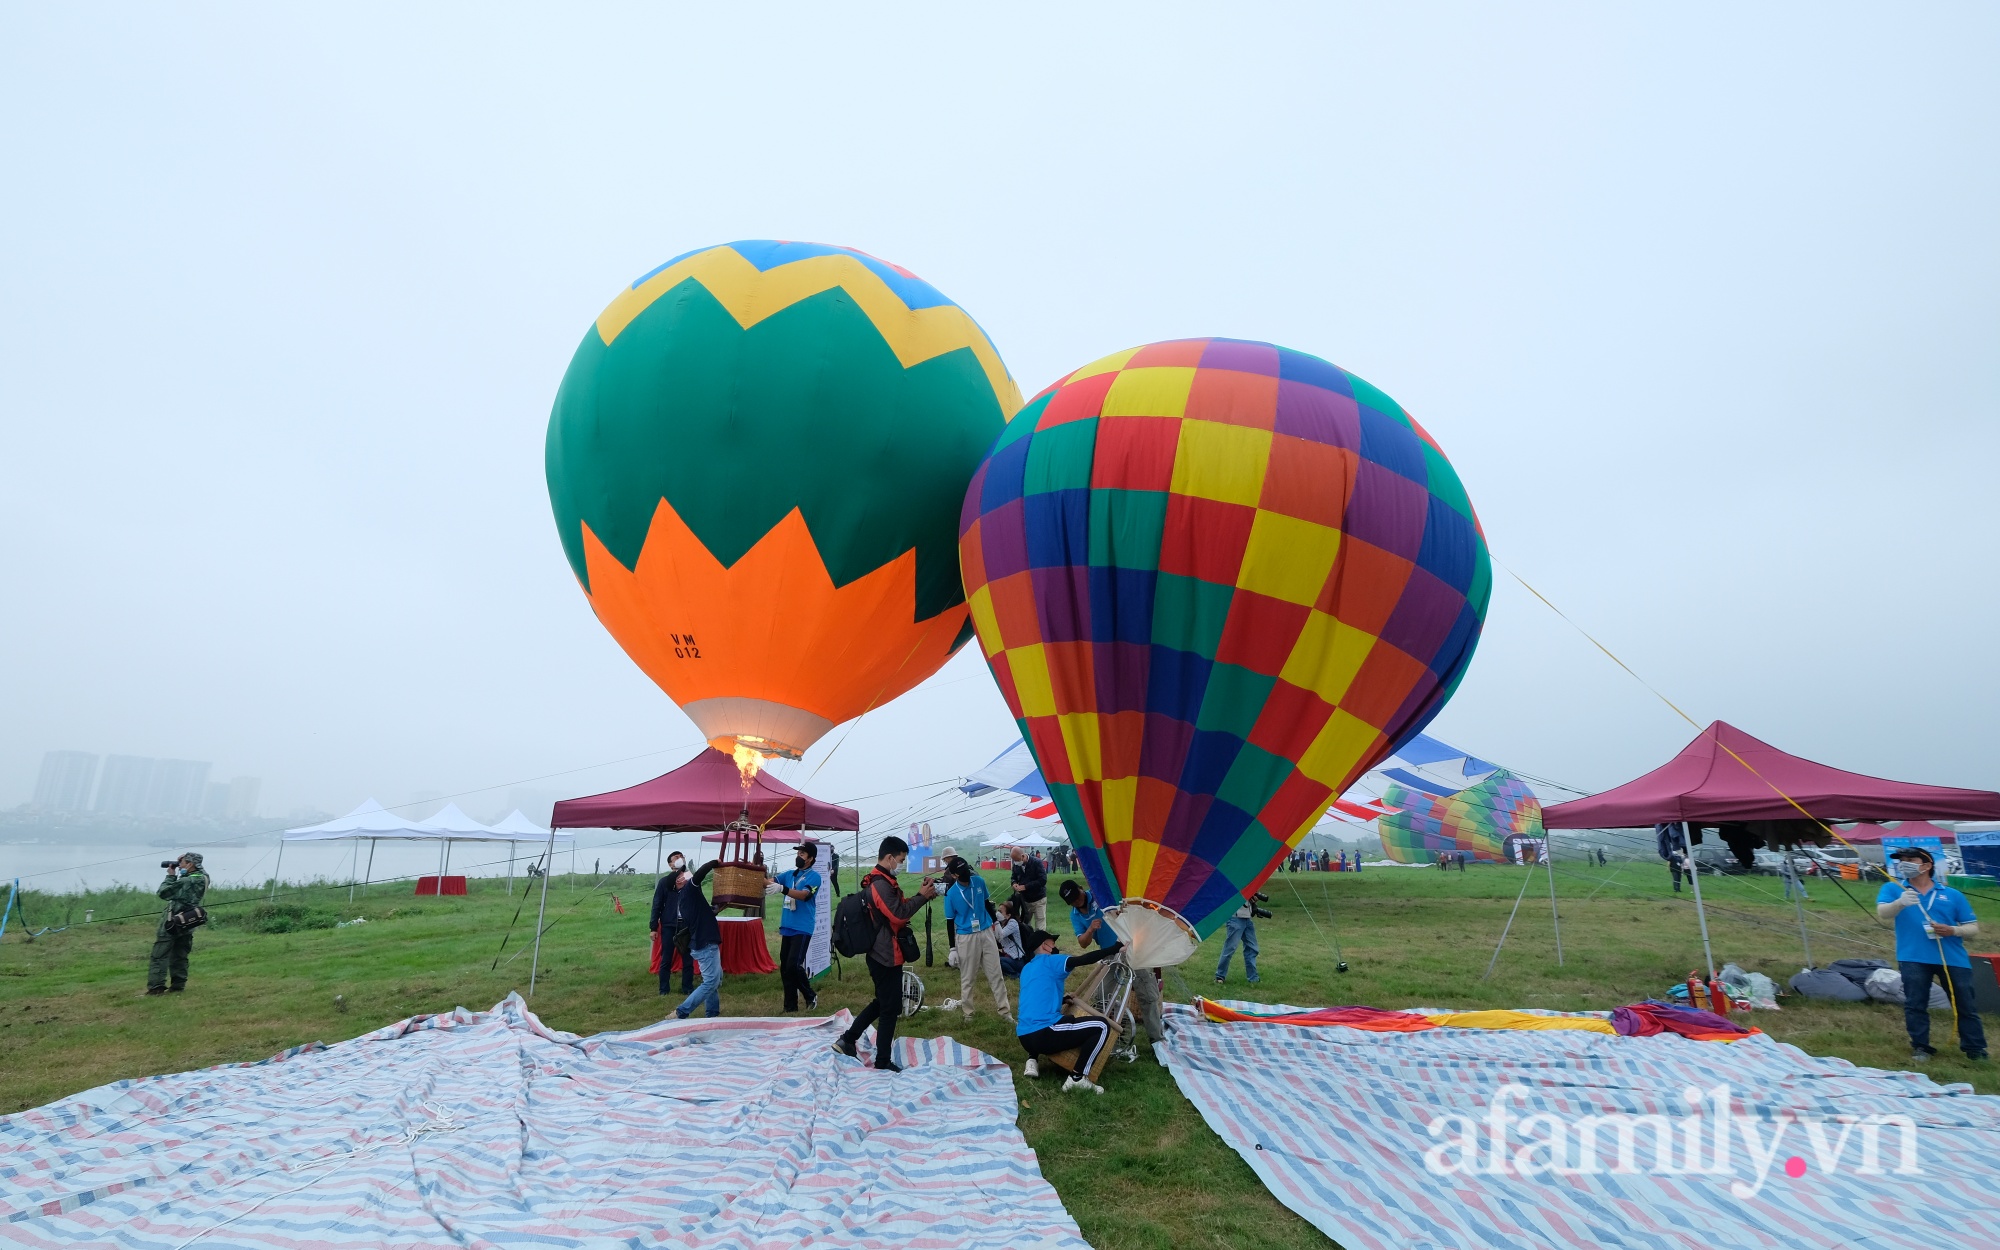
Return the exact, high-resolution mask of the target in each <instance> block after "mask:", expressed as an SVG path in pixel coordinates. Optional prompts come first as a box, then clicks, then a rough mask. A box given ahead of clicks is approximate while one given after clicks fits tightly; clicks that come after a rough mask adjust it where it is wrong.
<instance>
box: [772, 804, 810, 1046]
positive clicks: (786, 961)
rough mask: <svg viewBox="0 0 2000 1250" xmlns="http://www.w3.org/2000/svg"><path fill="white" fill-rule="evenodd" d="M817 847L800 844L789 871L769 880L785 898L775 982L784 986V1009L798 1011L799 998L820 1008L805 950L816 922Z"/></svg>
mask: <svg viewBox="0 0 2000 1250" xmlns="http://www.w3.org/2000/svg"><path fill="white" fill-rule="evenodd" d="M818 862H819V847H818V846H816V845H815V844H813V843H811V842H801V843H799V853H798V855H797V856H796V857H794V858H793V860H792V870H791V871H790V872H781V873H779V874H778V875H777V876H775V877H773V878H772V879H771V884H772V885H774V886H776V887H777V891H778V894H779V895H780V896H781V897H782V898H783V899H784V900H785V901H784V910H783V911H781V912H780V913H779V916H778V981H779V983H780V984H782V985H783V986H784V987H785V1010H786V1011H797V1010H798V1009H799V999H801V998H803V999H805V1000H806V1010H807V1011H817V1010H819V995H818V994H815V993H813V987H812V974H811V973H809V972H807V971H806V951H808V950H809V949H811V947H812V940H813V929H814V927H815V926H816V925H817V924H818V922H819V887H820V879H819V873H818V872H817V871H816V870H815V869H814V868H813V865H814V864H817V863H818Z"/></svg>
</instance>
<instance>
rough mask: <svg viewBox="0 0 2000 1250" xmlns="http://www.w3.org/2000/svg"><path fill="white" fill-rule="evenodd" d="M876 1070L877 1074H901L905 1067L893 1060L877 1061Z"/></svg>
mask: <svg viewBox="0 0 2000 1250" xmlns="http://www.w3.org/2000/svg"><path fill="white" fill-rule="evenodd" d="M875 1070H876V1071H877V1072H901V1071H902V1070H903V1065H902V1064H900V1063H897V1062H896V1061H895V1060H893V1059H877V1060H876V1061H875Z"/></svg>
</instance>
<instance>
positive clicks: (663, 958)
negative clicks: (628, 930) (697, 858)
mask: <svg viewBox="0 0 2000 1250" xmlns="http://www.w3.org/2000/svg"><path fill="white" fill-rule="evenodd" d="M685 871H687V857H686V856H684V855H682V854H681V853H680V852H679V851H675V852H674V853H673V854H672V855H669V856H667V875H666V876H664V877H661V878H660V879H659V881H658V883H656V884H655V885H654V886H653V916H652V919H651V920H650V921H649V922H648V925H649V927H650V928H651V929H652V931H653V962H654V965H655V966H654V968H653V971H655V972H657V973H659V974H660V993H662V994H671V993H673V989H674V985H673V982H674V950H675V946H674V934H675V932H676V931H678V930H679V929H680V918H679V917H680V909H679V907H678V906H677V903H678V900H679V898H680V892H681V887H680V876H681V873H683V872H685ZM693 989H694V964H693V962H692V961H690V960H686V959H683V960H682V961H681V993H683V994H686V993H689V992H691V991H692V990H693Z"/></svg>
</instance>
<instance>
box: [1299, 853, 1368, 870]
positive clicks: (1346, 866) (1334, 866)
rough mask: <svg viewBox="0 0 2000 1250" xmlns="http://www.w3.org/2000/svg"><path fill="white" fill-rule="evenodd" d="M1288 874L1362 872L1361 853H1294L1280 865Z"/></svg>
mask: <svg viewBox="0 0 2000 1250" xmlns="http://www.w3.org/2000/svg"><path fill="white" fill-rule="evenodd" d="M1279 867H1281V868H1282V869H1284V871H1286V872H1360V871H1361V852H1360V851H1352V852H1349V851H1326V850H1320V851H1293V852H1292V853H1291V854H1290V855H1287V856H1285V859H1284V862H1283V863H1282V864H1280V865H1279Z"/></svg>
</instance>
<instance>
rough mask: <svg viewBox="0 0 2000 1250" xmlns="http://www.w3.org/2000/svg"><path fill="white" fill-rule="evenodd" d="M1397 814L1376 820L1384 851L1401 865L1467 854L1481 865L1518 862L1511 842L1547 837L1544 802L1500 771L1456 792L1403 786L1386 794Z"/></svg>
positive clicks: (1386, 802) (1385, 802) (1387, 804)
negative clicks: (1447, 853) (1445, 853)
mask: <svg viewBox="0 0 2000 1250" xmlns="http://www.w3.org/2000/svg"><path fill="white" fill-rule="evenodd" d="M1382 803H1383V806H1385V807H1391V808H1394V809H1396V810H1394V811H1392V812H1389V813H1387V814H1386V815H1382V816H1378V817H1376V819H1375V830H1376V832H1377V833H1379V834H1380V835H1381V837H1382V853H1383V854H1384V855H1387V856H1388V857H1389V858H1390V859H1393V860H1395V861H1396V862H1397V863H1399V864H1435V863H1436V862H1437V857H1438V854H1439V853H1440V852H1443V851H1453V852H1460V851H1462V852H1466V853H1468V854H1470V855H1471V856H1472V858H1473V859H1475V860H1478V861H1480V862H1482V863H1498V864H1505V863H1511V862H1512V861H1513V858H1514V857H1513V854H1512V852H1511V851H1510V849H1509V846H1508V844H1509V843H1511V842H1514V841H1516V840H1517V839H1520V838H1537V839H1538V838H1542V837H1544V836H1546V835H1545V834H1544V833H1543V832H1542V802H1541V800H1540V799H1538V798H1536V797H1535V792H1534V791H1533V790H1531V789H1529V788H1528V783H1527V782H1525V781H1522V780H1521V779H1520V778H1519V777H1516V776H1515V775H1514V774H1512V773H1510V772H1508V771H1507V770H1506V769H1504V768H1496V769H1494V770H1493V772H1492V773H1490V774H1488V775H1487V776H1486V777H1485V778H1483V779H1482V780H1480V781H1477V782H1475V783H1473V784H1472V785H1469V786H1467V787H1466V788H1465V789H1463V790H1460V791H1458V792H1457V793H1455V794H1426V793H1425V792H1423V791H1422V790H1416V789H1412V788H1411V787H1409V786H1405V785H1401V784H1391V785H1390V786H1388V787H1387V788H1386V789H1384V790H1383V791H1382Z"/></svg>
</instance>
